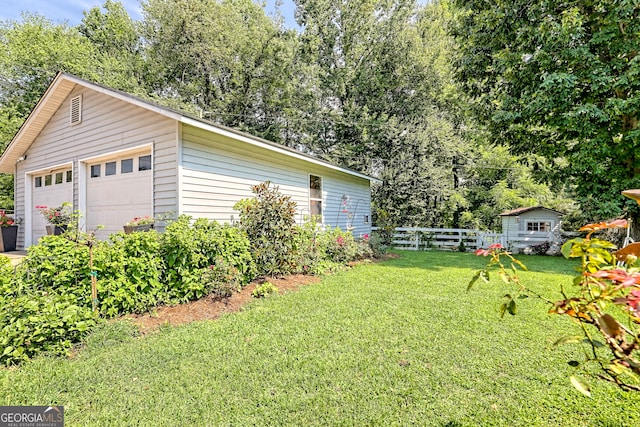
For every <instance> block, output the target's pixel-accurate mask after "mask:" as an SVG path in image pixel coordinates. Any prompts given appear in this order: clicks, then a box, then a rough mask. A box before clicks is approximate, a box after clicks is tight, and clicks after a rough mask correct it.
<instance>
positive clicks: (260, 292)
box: [251, 282, 278, 298]
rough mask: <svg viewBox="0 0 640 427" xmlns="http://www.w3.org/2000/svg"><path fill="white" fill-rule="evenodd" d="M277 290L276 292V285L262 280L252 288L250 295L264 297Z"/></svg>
mask: <svg viewBox="0 0 640 427" xmlns="http://www.w3.org/2000/svg"><path fill="white" fill-rule="evenodd" d="M277 292H278V288H277V287H276V285H274V284H273V283H271V282H264V283H262V284H260V285H258V286H256V288H255V289H254V290H253V292H252V293H251V295H252V296H253V297H254V298H266V297H268V296H269V295H271V294H273V293H277Z"/></svg>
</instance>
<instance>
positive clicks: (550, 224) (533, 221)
mask: <svg viewBox="0 0 640 427" xmlns="http://www.w3.org/2000/svg"><path fill="white" fill-rule="evenodd" d="M543 223H545V224H547V223H548V224H549V230H547V231H541V230H540V224H543ZM529 224H538V227H537V228H538V230H529ZM524 226H525V231H526V232H528V233H550V232H551V230H553V227H554V224H553V221H551V220H544V219H542V220H528V221H526V222H525V225H524Z"/></svg>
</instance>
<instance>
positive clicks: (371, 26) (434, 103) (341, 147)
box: [296, 0, 466, 225]
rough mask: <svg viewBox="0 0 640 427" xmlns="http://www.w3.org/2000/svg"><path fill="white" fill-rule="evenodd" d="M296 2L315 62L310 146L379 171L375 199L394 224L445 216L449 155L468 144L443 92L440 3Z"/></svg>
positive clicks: (446, 43)
mask: <svg viewBox="0 0 640 427" xmlns="http://www.w3.org/2000/svg"><path fill="white" fill-rule="evenodd" d="M296 4H297V6H298V8H297V12H296V16H297V20H298V23H299V24H300V25H301V26H302V27H303V28H304V31H303V33H302V39H303V43H304V46H305V49H306V53H307V54H308V55H309V57H310V61H313V62H315V63H316V64H317V66H318V77H317V79H318V90H317V92H316V101H315V105H316V107H315V110H316V114H317V117H318V120H317V121H316V124H315V126H316V127H315V129H313V128H311V129H310V130H309V132H310V133H313V134H315V135H317V138H316V139H315V140H314V142H313V143H312V145H311V150H312V151H313V152H315V153H317V154H319V155H321V156H323V157H325V158H328V159H330V160H333V161H335V162H338V163H341V164H343V165H345V166H348V167H352V168H355V169H358V170H360V171H363V172H366V173H370V174H373V175H376V176H378V177H380V178H381V179H382V180H383V185H382V186H381V187H380V188H377V189H376V191H375V194H374V198H375V204H376V207H377V208H378V209H379V210H380V213H381V214H382V215H383V216H384V217H385V218H391V219H393V220H394V222H395V223H396V224H397V225H427V224H428V225H445V224H448V223H450V222H451V221H452V218H450V217H448V215H447V213H446V212H445V210H444V204H443V201H445V200H448V199H449V198H450V197H451V195H452V194H453V193H454V192H455V186H456V185H455V181H454V178H455V177H454V176H453V173H452V164H453V162H454V159H455V158H457V157H463V156H464V154H463V153H464V151H465V147H466V144H465V143H464V141H463V140H462V139H461V138H460V136H459V123H458V122H457V120H456V118H455V114H453V112H455V109H454V108H452V105H453V103H450V101H449V100H448V97H447V96H446V91H447V90H450V91H451V93H453V91H452V90H451V89H452V86H451V84H450V83H451V81H452V80H451V79H450V77H451V75H450V71H451V59H450V58H451V56H450V50H451V49H450V43H451V42H452V41H451V39H450V38H449V37H447V35H446V33H445V32H444V31H443V25H444V24H445V22H446V15H447V13H448V11H447V9H446V7H441V6H440V5H439V4H429V5H427V6H424V7H422V8H420V7H418V5H417V4H416V2H415V1H412V0H366V1H360V2H350V1H339V2H335V1H330V0H297V2H296ZM447 58H449V59H447ZM451 93H450V95H451Z"/></svg>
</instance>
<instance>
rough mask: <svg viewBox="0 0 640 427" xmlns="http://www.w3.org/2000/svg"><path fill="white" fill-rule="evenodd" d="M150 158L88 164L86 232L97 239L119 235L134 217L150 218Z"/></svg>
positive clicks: (143, 155)
mask: <svg viewBox="0 0 640 427" xmlns="http://www.w3.org/2000/svg"><path fill="white" fill-rule="evenodd" d="M151 165H152V161H151V154H149V153H146V152H145V153H136V154H127V155H120V156H118V157H113V158H109V159H106V160H100V161H99V162H94V163H92V162H89V163H87V165H86V167H87V213H86V225H87V231H91V230H95V229H96V228H97V226H98V225H102V226H103V227H104V228H102V229H101V230H98V231H97V232H96V236H97V237H98V238H99V239H106V238H107V237H109V235H110V234H112V233H116V232H118V231H122V226H123V225H124V224H125V223H127V222H128V221H130V220H131V219H132V218H134V217H141V216H146V215H148V216H152V215H153V189H152V184H153V171H152V170H151V168H152V166H151Z"/></svg>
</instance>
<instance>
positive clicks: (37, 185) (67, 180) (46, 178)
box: [31, 168, 73, 243]
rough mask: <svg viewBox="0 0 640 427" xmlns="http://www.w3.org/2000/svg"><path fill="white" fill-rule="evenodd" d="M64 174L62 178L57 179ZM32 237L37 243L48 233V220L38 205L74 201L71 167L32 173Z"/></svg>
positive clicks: (54, 204)
mask: <svg viewBox="0 0 640 427" xmlns="http://www.w3.org/2000/svg"><path fill="white" fill-rule="evenodd" d="M58 174H62V179H61V180H60V179H59V176H58V179H56V176H57V175H58ZM31 177H32V179H31V187H32V190H31V206H32V211H31V238H32V242H33V243H37V242H38V240H39V239H40V237H42V236H45V235H46V234H47V230H46V226H47V221H46V220H45V219H44V217H43V216H42V213H41V212H40V210H39V209H36V206H47V207H57V206H61V205H62V204H63V203H65V202H68V203H72V202H73V182H72V181H73V180H72V173H71V168H67V169H62V170H57V171H46V172H41V173H34V174H32V175H31Z"/></svg>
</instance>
